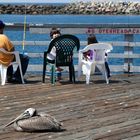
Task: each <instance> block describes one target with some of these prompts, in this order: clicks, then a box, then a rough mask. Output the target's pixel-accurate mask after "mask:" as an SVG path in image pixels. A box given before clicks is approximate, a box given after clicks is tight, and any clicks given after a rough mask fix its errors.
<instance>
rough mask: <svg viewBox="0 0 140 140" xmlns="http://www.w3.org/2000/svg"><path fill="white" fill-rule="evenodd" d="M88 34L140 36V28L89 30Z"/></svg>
mask: <svg viewBox="0 0 140 140" xmlns="http://www.w3.org/2000/svg"><path fill="white" fill-rule="evenodd" d="M86 33H87V34H140V28H88V29H87V32H86Z"/></svg>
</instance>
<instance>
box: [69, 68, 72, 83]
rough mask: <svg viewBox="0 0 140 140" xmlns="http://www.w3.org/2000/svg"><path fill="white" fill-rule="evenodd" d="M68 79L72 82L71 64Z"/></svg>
mask: <svg viewBox="0 0 140 140" xmlns="http://www.w3.org/2000/svg"><path fill="white" fill-rule="evenodd" d="M69 80H70V82H72V66H69Z"/></svg>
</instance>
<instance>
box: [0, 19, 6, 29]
mask: <svg viewBox="0 0 140 140" xmlns="http://www.w3.org/2000/svg"><path fill="white" fill-rule="evenodd" d="M4 27H5V24H4V23H3V21H2V20H0V28H4Z"/></svg>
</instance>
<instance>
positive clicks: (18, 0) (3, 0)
mask: <svg viewBox="0 0 140 140" xmlns="http://www.w3.org/2000/svg"><path fill="white" fill-rule="evenodd" d="M77 1H83V2H87V1H105V0H0V3H21V2H23V3H26V2H28V3H66V2H68V3H69V2H77ZM106 1H115V2H118V1H133V2H134V1H136V2H140V0H106Z"/></svg>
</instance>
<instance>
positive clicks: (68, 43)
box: [47, 34, 80, 66]
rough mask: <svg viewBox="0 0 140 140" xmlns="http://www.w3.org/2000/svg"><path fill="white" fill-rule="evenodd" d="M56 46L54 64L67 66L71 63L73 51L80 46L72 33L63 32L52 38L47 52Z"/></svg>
mask: <svg viewBox="0 0 140 140" xmlns="http://www.w3.org/2000/svg"><path fill="white" fill-rule="evenodd" d="M54 46H55V47H56V66H69V65H71V64H72V63H73V52H74V51H75V50H76V51H78V50H79V48H80V41H79V39H78V38H77V37H76V36H74V35H69V34H64V35H61V36H59V37H57V38H55V39H53V40H52V41H51V43H50V45H49V48H48V51H47V52H48V53H49V52H50V51H51V49H52V47H54Z"/></svg>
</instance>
